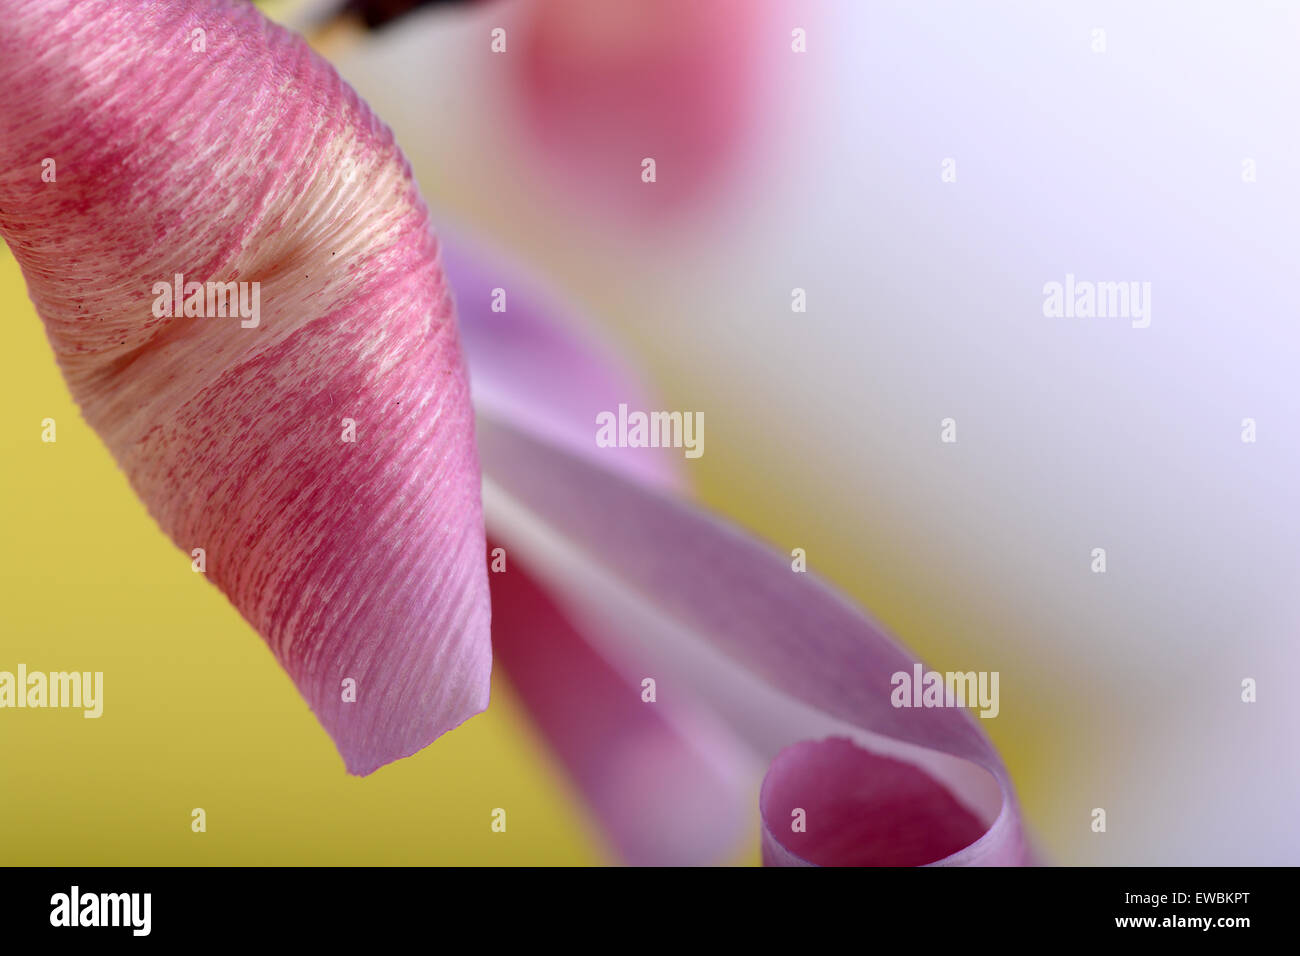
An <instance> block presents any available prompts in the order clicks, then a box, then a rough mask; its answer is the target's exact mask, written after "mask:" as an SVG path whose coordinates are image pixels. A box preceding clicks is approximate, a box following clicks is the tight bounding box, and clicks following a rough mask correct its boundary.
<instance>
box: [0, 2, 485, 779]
mask: <svg viewBox="0 0 1300 956" xmlns="http://www.w3.org/2000/svg"><path fill="white" fill-rule="evenodd" d="M0 9H2V11H3V13H4V15H5V17H6V23H5V29H4V31H3V41H2V42H3V49H0V86H3V88H4V89H5V90H6V92H7V94H8V106H7V107H6V111H5V113H4V115H3V117H0V123H3V129H2V135H0V144H2V145H0V149H2V150H3V155H0V170H3V172H0V210H3V212H0V230H2V231H3V233H4V236H5V238H6V240H7V241H8V242H9V244H10V246H11V247H12V248H13V250H14V254H15V256H16V258H17V259H18V261H19V263H20V265H21V266H22V268H23V272H24V274H25V276H26V279H27V282H28V287H29V290H30V292H31V296H32V300H33V301H34V302H35V304H36V307H37V310H38V312H39V313H40V315H41V317H42V319H43V320H44V321H45V324H46V328H47V331H48V334H49V338H50V342H51V344H52V345H53V347H54V349H55V352H56V354H57V357H58V360H59V363H60V365H61V367H62V369H63V371H64V375H65V377H66V379H67V382H68V385H69V388H70V389H71V391H72V393H73V395H74V397H75V398H76V400H77V402H78V404H79V405H80V406H81V409H82V412H83V414H84V415H85V417H86V419H87V421H88V422H90V424H91V425H93V426H94V428H95V429H96V431H97V432H98V433H99V434H100V436H101V437H102V438H103V440H104V442H105V443H106V444H107V445H108V448H109V450H110V451H111V452H112V453H113V455H114V457H115V458H116V459H117V461H118V462H119V464H120V465H121V467H122V469H123V471H124V472H125V473H126V475H127V477H128V478H129V479H130V481H131V484H132V486H133V487H134V488H135V490H136V492H137V493H138V494H139V495H140V497H141V498H142V499H143V500H144V502H145V504H146V505H147V506H148V508H149V510H150V512H151V513H152V515H153V516H154V517H155V518H156V519H157V521H158V523H159V524H160V525H161V526H162V528H163V530H164V531H165V532H166V533H167V534H168V535H169V536H170V537H171V538H172V540H173V541H174V542H175V543H176V544H177V545H178V546H179V547H181V548H182V549H183V550H184V551H185V552H187V554H188V553H190V552H191V550H192V549H196V548H202V549H204V550H205V551H206V561H207V570H206V573H207V575H208V576H209V577H210V578H211V580H212V581H213V582H214V583H215V584H216V585H217V586H218V587H220V588H221V589H222V590H223V591H224V592H225V593H226V594H227V595H228V596H229V598H230V600H231V601H232V603H233V604H234V605H235V606H236V607H237V608H238V609H239V611H240V612H241V613H242V614H243V615H244V616H245V617H246V618H247V619H248V621H249V622H250V623H251V624H252V625H253V626H254V627H255V628H256V629H257V630H258V632H259V633H261V635H262V636H263V637H264V638H265V639H266V641H267V644H268V645H269V646H270V648H271V650H272V651H273V652H274V654H275V655H276V657H277V659H278V660H279V661H280V663H281V665H282V666H283V667H284V668H285V669H286V670H287V671H288V672H289V674H290V676H291V677H292V678H293V680H294V682H295V683H296V684H297V686H298V689H299V690H300V691H301V693H302V695H303V696H304V697H305V698H306V700H307V702H308V704H309V705H310V706H311V707H312V709H313V710H314V711H315V713H316V716H317V718H318V719H319V720H320V721H321V723H322V724H323V725H324V726H325V728H326V730H327V731H329V733H330V735H331V736H332V737H333V738H334V741H335V743H336V744H337V746H338V749H339V751H340V753H341V754H342V756H343V759H344V761H345V763H346V765H347V767H348V769H349V770H350V771H351V772H353V773H359V774H365V773H369V772H371V771H373V770H374V769H375V768H377V767H379V766H380V765H382V764H384V763H387V762H389V761H391V760H394V759H397V758H399V757H402V756H406V755H408V754H412V753H414V752H415V751H417V750H419V749H420V748H421V747H423V746H425V745H426V744H428V743H429V742H430V741H432V740H433V739H434V738H436V737H437V736H438V735H440V734H442V733H444V732H445V731H447V730H449V729H451V728H452V727H454V726H456V725H457V724H459V723H460V722H462V721H463V720H465V719H466V718H468V717H469V716H471V715H473V714H474V713H477V712H478V711H480V710H482V709H483V708H484V707H485V706H486V704H487V698H488V682H489V671H490V659H491V648H490V643H489V633H488V631H489V605H488V593H487V583H486V580H485V576H486V575H485V569H484V567H483V563H482V557H483V547H484V537H483V528H482V518H481V509H480V503H479V471H478V463H477V458H476V454H475V449H474V442H473V421H472V414H471V409H470V403H469V394H468V383H467V380H466V373H465V368H464V363H463V360H462V356H461V352H460V346H459V343H458V338H457V331H456V325H455V320H454V316H453V309H452V304H451V300H450V297H449V295H448V292H447V288H446V283H445V281H444V279H443V276H442V273H441V272H440V270H439V268H438V266H437V243H436V241H435V239H434V237H433V234H432V231H431V229H430V226H429V221H428V214H427V212H426V210H425V207H424V204H423V202H422V200H421V199H420V197H419V194H418V192H417V190H416V187H415V185H414V183H413V181H412V179H411V177H410V173H409V168H408V167H407V165H406V162H405V160H404V159H403V157H402V155H401V153H400V152H399V151H398V149H397V147H396V145H395V144H394V142H393V137H392V134H391V133H390V132H389V131H388V129H387V128H385V127H384V126H383V125H382V124H381V123H380V122H379V121H378V120H376V119H375V117H374V116H373V115H372V114H371V113H370V111H369V110H368V109H367V108H366V107H365V105H364V104H362V103H361V102H360V100H359V99H358V98H357V97H356V95H355V94H354V93H353V92H352V91H351V90H350V89H349V88H348V87H347V86H345V85H344V84H343V83H342V81H341V80H339V78H338V77H337V75H336V74H335V73H334V71H333V70H332V69H331V68H330V67H329V66H328V65H327V64H326V63H324V62H323V61H322V60H320V59H319V58H317V57H316V56H315V55H314V54H313V53H311V51H310V50H309V49H308V48H307V46H306V45H305V43H303V42H302V41H301V40H300V39H299V38H298V37H296V36H294V35H293V34H290V33H288V32H287V31H285V30H282V29H280V28H279V27H276V26H273V25H271V24H270V23H268V22H267V21H266V20H265V19H263V18H262V16H261V15H260V14H258V13H257V11H256V10H255V9H254V8H253V7H252V5H250V4H247V3H242V2H236V0H177V2H172V3H167V4H139V3H129V2H122V3H95V4H86V3H76V2H73V0H36V2H32V0H23V2H8V0H6V2H4V3H3V4H0ZM196 30H202V31H203V42H204V44H205V46H206V49H205V50H204V51H202V52H199V51H195V50H194V44H195V43H196V40H195V36H196V34H195V31H196ZM44 157H52V158H54V159H55V161H56V162H57V179H56V181H54V182H43V181H42V178H41V172H42V159H43V158H44ZM178 272H179V273H183V274H184V276H185V277H186V281H190V280H193V281H198V282H206V281H230V282H235V281H239V282H259V283H260V304H261V314H260V323H259V324H258V325H257V326H256V327H252V328H245V327H242V326H241V321H240V320H239V318H234V319H231V318H220V317H210V318H198V317H195V318H176V317H173V316H172V315H170V314H164V315H163V316H162V317H156V316H155V315H154V314H153V313H152V311H151V306H152V305H153V303H154V299H155V293H154V292H153V284H154V283H155V282H159V281H162V282H168V281H170V280H171V279H172V277H173V276H174V274H175V273H178ZM344 419H351V420H352V421H354V422H355V429H356V441H355V442H346V441H344V440H343V438H344V433H345V427H346V426H345V423H344V421H343V420H344ZM182 573H184V572H182ZM348 680H352V681H355V683H356V699H355V702H351V701H349V700H347V699H346V695H347V688H346V687H345V681H348Z"/></svg>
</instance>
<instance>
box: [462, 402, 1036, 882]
mask: <svg viewBox="0 0 1300 956" xmlns="http://www.w3.org/2000/svg"><path fill="white" fill-rule="evenodd" d="M479 440H480V446H479V447H480V454H481V455H482V457H483V462H484V468H485V476H486V482H485V492H484V494H485V500H486V502H487V505H488V517H489V523H490V524H491V526H492V528H493V534H494V536H497V537H500V538H502V539H503V540H504V541H505V542H506V544H507V545H508V546H509V547H510V548H511V551H512V553H514V554H515V555H516V556H517V557H518V559H519V560H522V561H523V562H524V563H525V564H526V565H527V566H528V567H529V568H530V570H532V571H533V572H534V573H536V574H537V575H538V576H539V577H540V578H541V579H542V581H543V583H544V585H545V586H546V587H547V588H548V589H549V590H550V592H551V593H552V594H553V595H555V596H556V597H557V599H558V600H559V603H560V605H561V606H562V607H563V608H565V610H566V612H567V613H571V614H574V615H576V616H577V617H578V618H579V619H581V620H582V621H583V622H584V623H583V633H584V634H587V635H589V636H592V637H593V638H599V637H600V636H601V635H605V638H606V639H609V636H610V635H615V634H621V635H624V637H625V638H626V639H628V640H633V641H635V642H636V650H637V651H638V652H639V653H642V654H644V655H645V658H646V659H647V660H648V661H649V662H650V663H651V664H652V665H653V666H655V667H656V668H657V669H658V670H659V672H660V673H662V674H663V675H664V677H663V679H661V681H660V686H661V687H668V688H670V689H671V690H672V692H674V693H683V694H685V693H688V692H689V693H693V694H695V695H696V696H697V697H698V699H700V700H706V701H708V702H709V703H710V704H711V705H712V706H713V707H714V709H715V711H716V712H717V713H719V714H720V715H722V716H723V717H724V718H725V719H727V720H728V722H729V723H730V724H731V725H732V727H733V730H734V731H735V732H736V733H738V734H742V735H744V737H745V739H746V740H747V741H748V742H749V743H751V744H752V745H753V746H755V747H756V749H758V750H759V751H760V752H762V753H766V754H767V755H768V756H769V757H775V756H776V754H777V753H778V752H779V751H780V750H781V749H783V748H785V747H788V746H790V745H791V744H795V743H800V742H801V741H804V740H806V739H807V738H808V737H812V736H828V735H836V736H844V737H847V738H849V739H851V740H853V741H854V743H855V744H857V745H858V746H859V747H864V748H866V749H869V750H871V751H872V752H873V753H876V754H882V755H885V756H891V757H895V758H897V759H906V760H907V761H908V762H909V763H912V764H915V765H916V766H918V767H921V768H922V769H923V770H924V772H925V773H926V774H927V775H928V776H929V777H931V778H933V780H934V781H935V782H936V783H942V784H944V785H945V786H946V787H947V788H948V790H949V792H950V793H951V794H952V796H953V797H954V798H955V800H956V802H958V803H960V804H961V805H962V806H963V807H965V808H966V811H967V812H968V813H970V814H972V815H974V816H975V817H977V818H978V819H979V821H980V827H979V831H980V835H979V838H978V839H975V840H973V842H971V843H969V844H966V845H964V846H956V845H954V844H955V843H956V842H960V840H961V839H965V838H967V837H973V836H974V833H972V832H970V830H969V827H968V826H967V824H966V821H965V819H964V818H962V817H955V818H953V819H951V820H947V821H946V822H944V821H942V820H935V821H934V823H935V825H941V824H942V825H944V826H947V827H948V828H949V829H948V831H947V832H946V833H945V834H944V839H942V840H939V841H937V842H936V843H934V844H926V845H925V848H926V849H928V850H932V851H935V852H939V849H943V850H946V851H948V852H947V854H946V855H944V856H943V857H942V859H940V858H938V857H936V858H935V860H934V861H926V862H945V863H966V862H970V863H995V862H996V863H1011V862H1024V861H1026V860H1027V859H1028V858H1029V857H1028V852H1027V849H1026V846H1025V841H1024V837H1023V835H1022V831H1021V826H1020V819H1019V809H1018V806H1017V804H1016V801H1015V797H1014V793H1013V791H1012V788H1011V784H1010V780H1009V778H1008V776H1007V774H1006V770H1005V768H1004V767H1003V766H1002V763H1001V761H1000V759H999V758H998V756H997V754H996V753H995V752H994V750H993V748H992V746H991V745H990V744H989V742H988V740H987V738H986V737H985V736H984V734H983V733H982V732H981V730H980V729H979V728H978V727H977V726H976V724H975V723H974V721H973V720H972V719H971V718H970V717H969V716H968V715H967V714H965V713H964V712H961V711H958V710H955V709H943V708H940V709H919V708H918V709H911V708H908V709H895V708H894V707H893V706H892V705H891V703H890V692H891V689H892V688H891V683H890V679H891V675H892V674H894V673H895V672H897V671H909V672H910V671H911V668H912V664H913V660H914V658H913V657H912V655H910V654H908V653H907V652H905V651H904V650H903V649H902V648H901V647H899V646H898V645H897V644H896V643H895V642H894V641H893V640H892V639H891V638H890V637H888V636H887V635H886V634H885V632H884V631H883V630H882V629H881V628H880V627H879V626H877V625H876V624H874V623H873V622H872V621H870V620H869V619H868V618H867V617H866V616H865V615H863V614H862V613H861V612H860V611H858V610H857V609H856V608H854V607H853V606H852V605H850V604H849V603H848V602H847V601H846V600H845V599H844V598H842V597H841V596H840V595H839V594H837V593H836V592H835V591H833V590H832V589H831V588H829V587H828V586H827V585H825V584H823V583H821V582H820V581H818V580H817V579H816V578H815V577H813V576H810V575H808V574H798V573H794V572H792V570H791V566H790V563H789V559H788V558H786V557H783V556H782V555H780V554H779V553H775V552H773V551H772V550H770V549H768V548H766V547H764V546H761V545H759V544H756V543H755V542H753V541H752V540H751V539H749V538H748V537H747V536H745V535H744V534H742V533H741V532H740V531H738V530H737V529H735V528H732V527H730V526H727V525H725V524H723V523H722V522H720V521H718V520H717V519H715V518H712V517H710V516H709V515H707V514H705V513H703V512H701V511H700V510H698V509H696V508H694V507H692V506H690V505H687V504H685V503H683V502H681V501H679V500H674V499H673V498H672V497H670V496H666V495H664V494H662V493H660V492H658V491H656V490H654V489H651V488H648V487H646V486H643V485H641V484H638V483H636V482H633V481H629V480H626V479H625V478H623V477H622V476H620V475H619V474H617V473H615V472H614V471H611V470H602V469H599V468H596V467H593V466H592V465H591V464H590V463H589V461H588V460H585V459H583V458H580V457H578V456H575V455H572V454H569V453H567V452H566V451H564V450H562V449H560V448H557V447H555V446H553V445H547V444H546V443H545V442H542V441H539V440H537V439H536V438H533V437H531V436H528V435H526V434H524V433H522V432H520V431H518V430H516V429H514V428H512V427H511V426H509V425H505V424H501V423H498V422H494V421H492V420H491V419H490V418H484V419H483V420H481V422H480V432H479ZM606 628H607V629H606ZM611 650H612V651H613V652H615V653H617V648H611ZM679 685H680V686H679ZM826 754H829V756H830V758H832V760H831V762H832V763H834V762H836V761H839V760H843V761H845V764H844V766H843V767H842V768H839V769H837V770H836V771H835V772H834V773H827V774H825V775H818V776H815V777H814V778H813V779H812V782H815V783H816V784H817V785H818V786H825V787H828V788H830V787H834V788H836V793H835V794H831V795H826V796H825V797H824V798H823V799H826V800H832V801H835V802H834V806H835V807H836V808H837V809H836V814H837V816H836V817H835V819H844V818H846V814H845V813H844V806H845V805H846V804H847V805H850V806H859V810H860V812H862V813H868V812H870V811H871V810H872V808H873V807H878V805H879V802H878V801H877V802H875V803H873V802H872V801H873V800H874V799H875V797H874V796H873V793H874V791H872V790H870V789H864V788H863V787H862V786H861V781H862V779H863V778H864V777H870V775H871V774H872V773H877V774H879V773H881V772H882V771H883V770H885V769H888V768H889V767H890V765H889V764H887V763H881V762H879V761H870V762H869V761H867V760H866V759H864V758H859V757H858V756H857V755H856V754H855V753H854V752H853V751H846V750H844V749H843V748H840V747H839V746H838V745H832V748H831V749H830V750H828V751H826V752H825V753H823V754H820V755H818V754H816V752H815V751H814V752H805V751H796V752H795V754H794V755H792V756H787V757H786V758H785V759H784V760H782V761H780V762H778V764H777V765H776V766H775V767H774V771H773V772H774V773H775V776H774V778H773V780H772V784H771V785H772V787H773V790H772V791H771V793H772V794H774V795H775V796H773V798H772V801H773V802H770V803H769V807H768V808H769V809H771V808H773V807H775V810H774V812H777V818H775V819H774V818H772V817H769V816H767V815H766V814H765V818H764V825H765V828H766V830H767V832H768V834H769V838H768V839H766V840H765V845H766V846H768V849H769V853H768V857H769V859H773V860H775V858H776V857H777V856H778V854H774V853H773V852H771V850H772V845H773V843H776V844H780V842H781V841H777V840H775V838H773V837H771V834H772V833H774V832H776V831H777V830H778V829H779V828H782V827H785V828H788V827H789V817H788V815H787V816H784V817H782V816H781V813H784V809H783V808H782V807H781V806H779V804H780V802H781V798H783V795H785V794H787V793H788V792H789V788H790V786H792V784H791V781H795V782H796V783H797V782H798V781H799V780H800V779H801V778H804V777H806V776H807V774H806V773H805V772H804V771H805V769H806V768H808V767H812V768H814V769H816V768H819V767H820V766H821V764H820V763H819V762H818V760H811V757H812V756H818V758H819V760H825V759H826ZM954 758H957V759H954ZM897 781H898V782H899V783H900V785H905V786H906V787H908V788H910V791H911V792H914V793H915V792H920V791H923V790H924V788H922V787H921V784H920V781H919V780H918V778H917V777H915V776H908V777H906V778H904V777H901V776H898V777H897ZM924 792H927V793H928V792H929V791H928V790H924ZM864 798H865V799H866V803H865V804H862V802H861V801H862V799H864ZM922 806H927V807H929V808H931V809H934V810H936V811H938V812H939V813H940V816H941V817H943V816H947V815H948V811H949V809H950V805H949V804H947V803H944V802H943V801H938V800H931V801H929V802H928V803H926V804H924V805H922ZM894 819H895V817H893V816H884V817H881V818H880V820H879V826H878V827H877V828H876V829H875V830H872V831H871V832H872V833H873V834H874V836H873V837H872V839H873V840H875V841H876V845H873V848H872V849H871V853H872V854H873V855H875V856H877V857H880V856H881V853H880V852H879V851H880V847H881V846H884V845H885V841H886V839H887V836H888V834H887V832H886V833H884V834H881V833H880V832H879V831H880V830H881V829H885V830H886V831H887V827H888V825H889V823H890V822H891V821H892V820H894ZM907 846H908V847H910V848H913V849H914V848H916V847H917V846H918V844H917V843H916V841H915V840H913V839H912V838H911V837H908V838H907ZM797 849H798V848H797V847H796V848H795V850H794V851H789V850H787V854H788V855H786V856H785V857H784V859H785V860H786V861H793V860H795V859H796V855H797ZM903 849H904V847H899V848H898V852H899V853H902V851H903ZM891 852H892V851H891ZM862 855H863V856H866V855H867V851H865V850H864V851H863V854H862ZM833 858H834V859H844V858H846V857H844V856H843V855H842V854H839V853H838V852H837V854H836V855H835V856H834V857H833ZM884 858H893V857H891V856H890V855H889V854H884Z"/></svg>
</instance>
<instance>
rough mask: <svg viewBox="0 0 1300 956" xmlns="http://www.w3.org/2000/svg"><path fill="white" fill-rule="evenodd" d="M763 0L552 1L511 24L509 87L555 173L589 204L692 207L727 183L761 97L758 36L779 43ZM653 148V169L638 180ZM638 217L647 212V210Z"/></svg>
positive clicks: (779, 31) (781, 31)
mask: <svg viewBox="0 0 1300 956" xmlns="http://www.w3.org/2000/svg"><path fill="white" fill-rule="evenodd" d="M769 7H770V4H769V2H768V0H710V2H707V3H700V2H697V0H620V2H618V3H610V2H608V0H554V2H549V3H538V4H531V5H528V6H524V7H520V8H518V13H517V16H516V18H515V19H514V20H513V22H512V23H511V25H510V26H509V27H508V28H507V29H508V31H509V32H510V33H511V34H512V36H513V39H512V41H511V42H513V43H514V44H515V47H514V51H513V52H512V53H511V55H510V56H509V58H508V62H507V64H506V66H507V67H508V68H511V69H512V70H513V73H512V79H513V83H512V86H511V91H512V92H513V93H514V94H515V95H516V99H517V102H518V104H519V106H520V108H521V113H522V117H523V120H524V124H525V126H526V128H527V129H528V130H529V131H530V132H531V134H532V136H533V138H534V141H535V143H536V144H537V146H538V147H539V148H540V149H539V153H540V155H541V156H542V157H544V158H545V159H546V160H547V162H548V165H549V168H550V170H551V171H552V172H553V174H554V176H555V177H556V179H558V180H559V181H562V182H566V183H568V185H569V187H570V188H571V189H572V190H573V191H575V192H577V193H579V194H581V195H583V196H584V197H586V198H587V200H588V204H589V205H591V206H592V207H594V208H599V207H600V206H602V205H603V206H611V207H614V208H617V209H621V210H624V211H626V212H630V213H635V214H636V215H639V216H642V217H645V216H650V217H652V218H653V217H654V216H657V215H661V214H664V213H669V212H672V213H676V212H681V211H686V210H689V208H690V206H691V204H692V203H695V202H697V201H698V200H699V199H701V197H702V196H704V195H707V193H708V192H709V191H710V190H716V189H718V188H720V187H722V186H724V185H725V184H726V180H727V178H728V176H729V175H731V174H733V173H734V172H735V166H736V164H737V163H738V162H739V160H740V159H741V158H742V157H743V155H744V151H745V148H746V146H747V145H749V137H750V136H751V135H752V133H753V130H754V127H755V125H756V120H757V118H758V117H759V115H760V114H761V110H762V109H763V107H764V103H763V94H762V92H761V86H760V83H759V79H760V78H759V76H758V70H757V63H758V53H759V51H760V48H761V47H762V46H763V45H766V44H771V45H774V46H783V45H785V44H787V43H788V42H789V29H788V28H785V27H777V26H775V25H774V24H773V22H772V19H771V17H770V14H769ZM647 157H648V158H652V159H654V160H655V163H656V179H655V182H654V184H653V186H652V187H650V188H647V187H646V185H644V184H643V183H642V182H641V179H640V174H641V162H642V160H643V159H645V158H647ZM643 221H644V220H643Z"/></svg>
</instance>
